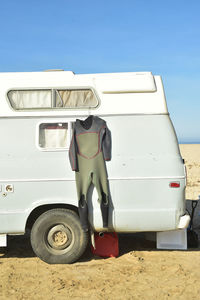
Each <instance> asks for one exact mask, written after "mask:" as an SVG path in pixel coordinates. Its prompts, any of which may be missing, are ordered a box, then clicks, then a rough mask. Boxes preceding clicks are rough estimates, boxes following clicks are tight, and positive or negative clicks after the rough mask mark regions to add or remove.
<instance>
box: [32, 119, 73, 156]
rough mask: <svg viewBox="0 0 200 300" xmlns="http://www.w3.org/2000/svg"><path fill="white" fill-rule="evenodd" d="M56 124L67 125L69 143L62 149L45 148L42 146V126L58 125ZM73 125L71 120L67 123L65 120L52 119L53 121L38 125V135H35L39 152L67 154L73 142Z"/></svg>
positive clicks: (43, 121)
mask: <svg viewBox="0 0 200 300" xmlns="http://www.w3.org/2000/svg"><path fill="white" fill-rule="evenodd" d="M56 123H58V124H59V123H63V124H67V126H68V128H67V143H66V147H62V148H44V147H41V146H40V143H39V141H40V126H41V125H42V124H56ZM72 123H73V121H71V120H69V121H66V120H64V119H60V120H59V119H52V120H48V119H45V120H41V121H40V122H38V123H37V125H36V134H35V145H36V148H37V149H38V150H39V151H42V152H63V151H64V152H66V151H67V150H69V147H70V142H71V137H72Z"/></svg>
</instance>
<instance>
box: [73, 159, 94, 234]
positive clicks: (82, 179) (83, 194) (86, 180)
mask: <svg viewBox="0 0 200 300" xmlns="http://www.w3.org/2000/svg"><path fill="white" fill-rule="evenodd" d="M86 162H87V161H86ZM86 169H87V168H86ZM90 184H91V175H90V174H89V172H87V173H86V172H84V173H83V172H76V187H77V195H78V212H79V217H80V222H81V227H82V228H83V230H84V231H87V230H88V228H89V224H88V205H87V192H88V189H89V186H90Z"/></svg>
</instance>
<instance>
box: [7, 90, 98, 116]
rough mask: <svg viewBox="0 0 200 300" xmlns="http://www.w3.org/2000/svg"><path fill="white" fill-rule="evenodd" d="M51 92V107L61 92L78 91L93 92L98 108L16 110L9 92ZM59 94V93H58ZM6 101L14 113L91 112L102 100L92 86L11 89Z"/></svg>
mask: <svg viewBox="0 0 200 300" xmlns="http://www.w3.org/2000/svg"><path fill="white" fill-rule="evenodd" d="M43 90H44V91H51V105H52V106H53V104H54V102H55V100H56V94H57V93H58V91H59V90H71V91H76V90H91V91H92V92H93V95H94V97H95V99H96V100H97V104H96V106H85V107H84V106H83V107H57V108H56V107H50V108H43V107H38V108H23V109H14V108H13V107H12V105H11V100H10V98H9V95H8V94H9V92H13V91H17V92H18V91H43ZM58 94H59V93H58ZM6 100H7V103H8V105H9V107H10V108H11V110H12V111H14V112H37V111H68V110H88V109H89V110H90V109H94V110H95V109H97V108H98V107H99V106H100V98H99V95H98V93H97V92H96V90H95V89H94V88H93V87H91V86H84V87H80V86H78V87H77V86H75V87H74V86H73V87H72V86H70V87H54V88H47V87H39V88H38V87H34V88H32V87H31V88H27V87H26V88H22V87H20V88H16V87H15V88H10V89H9V90H7V92H6Z"/></svg>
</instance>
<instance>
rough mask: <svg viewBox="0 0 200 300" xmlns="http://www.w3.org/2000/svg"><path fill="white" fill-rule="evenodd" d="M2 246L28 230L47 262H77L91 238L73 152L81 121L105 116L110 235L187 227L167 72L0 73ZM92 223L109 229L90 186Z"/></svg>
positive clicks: (95, 229) (182, 171) (183, 180)
mask: <svg viewBox="0 0 200 300" xmlns="http://www.w3.org/2000/svg"><path fill="white" fill-rule="evenodd" d="M0 83H1V84H0V136H1V147H0V170H1V176H0V198H1V201H0V246H6V242H7V236H8V235H23V234H24V233H25V232H26V231H27V230H30V232H31V234H30V239H31V244H32V248H33V251H34V252H35V254H36V255H37V256H38V257H40V258H41V259H42V260H43V261H45V262H47V263H72V262H74V261H76V260H78V259H79V258H80V257H81V255H82V254H83V252H84V250H85V249H86V247H87V244H88V241H89V235H90V234H89V233H88V232H86V231H84V230H83V229H82V227H81V224H80V218H79V214H78V199H77V191H76V180H75V172H74V171H72V169H71V166H70V161H69V147H70V142H71V139H72V136H73V129H74V124H75V122H76V120H77V119H79V120H85V119H86V118H87V117H88V116H90V115H93V116H98V117H99V118H101V119H103V120H105V121H106V124H107V126H108V128H109V130H110V132H111V139H112V158H111V160H110V161H108V162H105V164H106V170H107V176H108V185H109V195H110V196H109V224H108V225H109V226H108V229H106V230H108V231H110V232H119V233H120V232H123V233H130V232H166V231H167V232H168V231H175V230H178V229H184V228H187V226H188V223H189V220H190V217H189V216H188V215H187V214H186V210H185V187H186V173H185V165H184V160H183V159H182V157H181V154H180V151H179V146H178V142H177V137H176V133H175V130H174V127H173V125H172V122H171V120H170V116H169V113H168V109H167V105H166V99H165V94H164V89H163V84H162V80H161V77H160V76H154V75H152V73H151V72H127V73H126V72H125V73H107V74H77V75H76V74H74V73H73V72H71V71H58V70H57V71H55V70H54V71H49V72H22V73H21V72H20V73H0ZM87 198H88V199H87V203H88V211H89V214H88V218H89V223H90V227H91V231H93V232H102V231H105V229H104V228H103V224H102V215H101V210H100V203H99V201H98V194H97V191H96V189H95V188H93V187H92V186H91V188H90V190H89V192H88V196H87Z"/></svg>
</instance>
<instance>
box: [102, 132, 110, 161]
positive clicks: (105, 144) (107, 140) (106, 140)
mask: <svg viewBox="0 0 200 300" xmlns="http://www.w3.org/2000/svg"><path fill="white" fill-rule="evenodd" d="M102 148H103V156H104V159H105V160H111V132H110V130H109V129H108V127H105V134H104V137H103V141H102Z"/></svg>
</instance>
